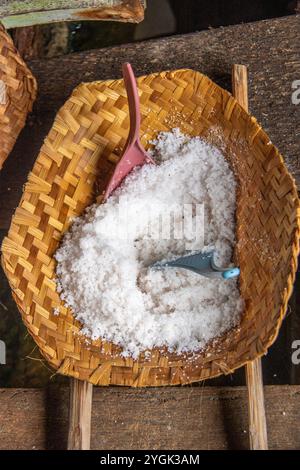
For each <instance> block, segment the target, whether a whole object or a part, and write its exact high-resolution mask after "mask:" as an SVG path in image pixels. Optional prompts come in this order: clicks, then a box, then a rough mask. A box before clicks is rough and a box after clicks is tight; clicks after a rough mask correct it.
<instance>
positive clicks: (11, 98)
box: [0, 24, 37, 170]
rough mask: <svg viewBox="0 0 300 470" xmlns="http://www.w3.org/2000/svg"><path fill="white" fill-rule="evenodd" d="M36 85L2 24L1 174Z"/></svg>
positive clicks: (0, 32)
mask: <svg viewBox="0 0 300 470" xmlns="http://www.w3.org/2000/svg"><path fill="white" fill-rule="evenodd" d="M36 90H37V86H36V81H35V78H34V77H33V75H32V73H31V72H30V70H29V69H28V67H27V66H26V64H25V63H24V61H23V60H22V58H21V57H20V55H19V53H18V51H17V49H16V48H15V46H14V44H13V42H12V39H11V38H10V36H9V35H8V34H7V33H6V31H5V29H4V27H3V26H2V25H1V24H0V144H1V145H0V170H1V168H2V165H3V162H4V160H6V158H7V157H8V155H9V153H10V152H11V150H12V148H13V146H14V144H15V142H16V140H17V137H18V135H19V133H20V131H21V130H22V129H23V127H24V124H25V121H26V117H27V114H28V113H29V111H31V109H32V103H33V101H34V100H35V97H36Z"/></svg>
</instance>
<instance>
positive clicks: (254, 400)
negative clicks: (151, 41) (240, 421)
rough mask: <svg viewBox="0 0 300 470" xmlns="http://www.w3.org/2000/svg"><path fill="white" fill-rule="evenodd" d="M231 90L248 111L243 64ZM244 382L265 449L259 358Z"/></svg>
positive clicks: (235, 70)
mask: <svg viewBox="0 0 300 470" xmlns="http://www.w3.org/2000/svg"><path fill="white" fill-rule="evenodd" d="M232 90H233V95H234V96H235V98H236V99H237V101H238V102H239V103H240V105H241V106H243V108H244V109H245V110H246V111H248V77H247V67H246V66H245V65H237V64H235V65H233V67H232ZM246 382H247V390H248V414H249V417H248V419H249V440H250V448H251V449H252V450H267V449H268V438H267V424H266V412H265V405H264V388H263V378H262V367H261V359H260V358H259V359H255V360H254V361H252V362H249V363H248V364H247V365H246Z"/></svg>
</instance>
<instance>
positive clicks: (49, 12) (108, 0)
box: [0, 0, 146, 28]
mask: <svg viewBox="0 0 300 470" xmlns="http://www.w3.org/2000/svg"><path fill="white" fill-rule="evenodd" d="M145 5H146V2H145V0H84V1H82V0H47V1H46V0H23V1H21V2H20V1H18V0H0V18H1V21H2V23H3V24H4V26H5V27H6V28H18V27H23V26H32V25H36V24H45V23H53V22H58V21H82V20H113V21H124V22H132V23H139V22H140V21H142V20H143V19H144V8H145Z"/></svg>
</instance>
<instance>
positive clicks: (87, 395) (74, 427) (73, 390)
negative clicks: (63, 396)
mask: <svg viewBox="0 0 300 470" xmlns="http://www.w3.org/2000/svg"><path fill="white" fill-rule="evenodd" d="M92 395H93V385H92V384H90V383H88V382H85V381H82V380H77V379H70V416H69V436H68V450H89V449H90V443H91V413H92Z"/></svg>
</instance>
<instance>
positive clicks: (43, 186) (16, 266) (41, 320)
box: [2, 70, 299, 386]
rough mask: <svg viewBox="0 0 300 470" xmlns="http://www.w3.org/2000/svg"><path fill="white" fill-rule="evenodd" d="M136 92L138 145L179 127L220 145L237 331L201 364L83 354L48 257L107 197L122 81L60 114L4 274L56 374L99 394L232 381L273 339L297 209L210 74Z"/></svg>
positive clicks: (121, 131)
mask: <svg viewBox="0 0 300 470" xmlns="http://www.w3.org/2000/svg"><path fill="white" fill-rule="evenodd" d="M138 87H139V90H140V101H141V113H142V142H143V144H144V145H145V146H147V145H149V144H148V142H149V140H151V139H153V138H154V137H155V136H156V135H157V133H158V132H159V131H163V130H164V131H168V130H170V129H172V128H174V127H179V128H180V129H181V130H182V131H183V132H184V133H186V134H189V135H192V136H196V135H199V136H202V137H203V138H205V139H206V140H208V141H209V142H212V143H213V144H214V145H216V146H217V147H219V148H220V149H221V150H222V152H223V153H224V154H225V156H226V158H228V160H229V162H230V164H231V166H232V168H233V170H234V172H235V175H236V178H237V181H238V184H239V190H238V201H237V214H236V217H237V233H236V235H237V245H236V250H235V257H236V260H237V262H238V264H239V266H240V268H241V275H240V290H241V294H242V296H243V298H244V299H245V302H246V310H245V313H244V315H243V318H242V321H241V323H240V325H239V327H238V328H236V329H234V330H232V331H230V332H228V333H227V334H226V335H224V336H223V337H222V338H219V339H218V340H217V341H215V342H214V343H213V344H211V345H210V346H209V347H208V348H207V349H206V350H205V351H204V352H202V353H199V354H191V355H180V356H178V355H176V354H171V353H168V352H167V351H159V350H153V351H152V355H151V357H150V358H149V357H148V356H147V357H144V356H143V354H141V355H140V357H139V358H138V360H136V361H135V360H133V359H130V358H127V359H125V358H123V357H122V356H121V355H120V351H119V348H118V347H117V346H116V345H113V344H110V343H107V342H101V341H94V342H93V343H92V344H89V345H88V344H86V343H85V341H84V338H82V337H81V336H80V335H79V334H78V333H79V332H80V327H81V325H80V324H79V322H78V321H76V320H75V319H74V317H73V315H72V312H71V311H69V310H68V309H67V308H66V307H65V306H64V305H63V304H62V302H61V300H60V298H59V295H58V293H57V292H56V283H55V275H54V271H55V262H54V259H53V253H54V252H55V250H56V248H57V246H58V244H59V242H60V240H61V238H62V236H63V234H64V232H65V231H66V230H67V229H68V227H69V226H70V223H71V220H72V218H73V217H74V216H77V215H79V214H81V213H82V211H83V210H84V208H85V207H86V206H87V205H89V204H90V203H91V202H92V201H93V200H94V199H95V196H96V194H99V192H101V191H102V190H103V189H104V188H105V185H106V184H107V182H108V179H109V176H110V174H111V173H112V171H113V168H114V164H115V163H116V162H117V161H118V158H119V156H120V153H121V150H122V148H123V147H124V144H125V141H126V137H127V134H128V127H129V118H128V107H127V99H126V92H125V89H124V86H123V81H122V80H109V81H105V82H94V83H85V84H82V85H80V86H79V87H78V88H76V89H75V90H74V92H73V94H72V96H71V97H70V98H69V99H68V101H67V102H66V103H65V105H64V106H63V107H62V109H61V110H60V111H59V113H58V114H57V116H56V119H55V121H54V124H53V127H52V129H51V130H50V132H49V134H48V136H47V138H46V140H45V143H44V145H43V147H42V149H41V151H40V154H39V156H38V158H37V160H36V163H35V165H34V167H33V170H32V172H31V173H30V175H29V178H28V182H27V184H26V187H25V190H24V193H23V196H22V199H21V202H20V204H19V206H18V208H17V209H16V212H15V215H14V217H13V219H12V223H11V227H10V230H9V233H8V236H7V237H6V238H5V240H4V242H3V246H2V264H3V267H4V270H5V272H6V275H7V277H8V279H9V282H10V285H11V288H12V290H13V296H14V298H15V300H16V302H17V305H18V308H19V310H20V312H21V314H22V318H23V320H24V322H25V324H26V325H27V328H28V330H29V332H30V333H31V334H32V336H33V337H34V339H35V341H36V343H37V344H38V346H39V348H40V350H41V352H42V354H43V355H44V356H45V357H46V358H47V360H48V361H49V363H50V364H51V365H52V366H53V367H54V368H55V369H57V370H58V372H60V373H62V374H66V375H70V376H73V377H76V378H79V379H83V380H88V381H90V382H91V383H93V384H100V385H109V384H117V385H132V386H149V385H156V386H157V385H173V384H184V383H189V382H193V381H198V380H202V379H207V378H210V377H214V376H217V375H219V374H222V373H225V374H226V373H229V372H232V371H233V370H234V369H236V368H238V367H240V366H241V365H243V364H245V363H246V362H247V361H250V360H252V359H254V358H256V357H258V356H261V355H262V354H264V353H265V352H266V351H267V348H268V347H269V346H270V345H271V344H272V343H273V341H274V340H275V339H276V336H277V334H278V330H279V328H280V325H281V322H282V319H283V317H284V314H285V311H286V307H287V302H288V298H289V296H290V294H291V290H292V285H293V281H294V277H295V271H296V262H297V253H298V242H299V201H298V197H297V191H296V187H295V184H294V181H293V179H292V177H291V176H290V174H289V173H288V171H287V169H286V167H285V165H284V162H283V159H282V157H281V156H280V154H279V152H278V150H277V149H276V148H275V147H274V145H273V144H272V143H271V142H270V139H269V138H268V136H267V135H266V133H265V132H264V131H263V130H262V128H261V127H260V126H259V125H258V124H257V122H256V120H255V119H254V118H253V117H251V116H250V115H249V114H247V113H246V111H245V110H243V109H242V108H241V106H240V105H239V104H238V103H237V101H236V100H235V99H234V98H233V97H232V96H231V95H230V93H228V92H227V91H225V90H223V89H222V88H220V87H219V86H217V85H216V84H215V83H213V82H212V81H211V80H210V79H208V78H207V77H206V76H204V75H202V74H200V73H198V72H195V71H192V70H177V71H174V72H162V73H158V74H151V75H148V76H145V77H140V78H139V79H138ZM57 307H59V311H60V313H59V315H58V316H57V315H55V314H54V309H56V308H57ZM128 315H130V312H128Z"/></svg>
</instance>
